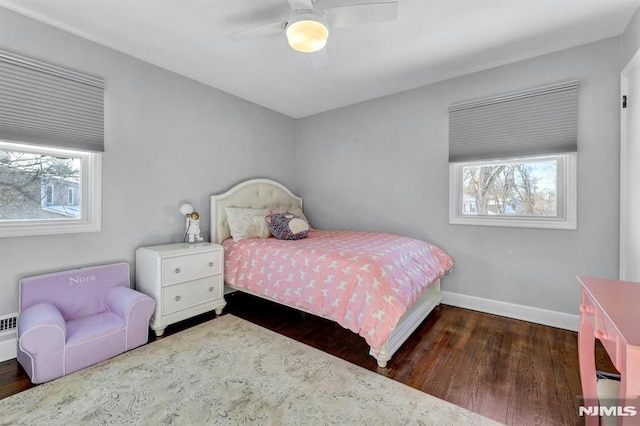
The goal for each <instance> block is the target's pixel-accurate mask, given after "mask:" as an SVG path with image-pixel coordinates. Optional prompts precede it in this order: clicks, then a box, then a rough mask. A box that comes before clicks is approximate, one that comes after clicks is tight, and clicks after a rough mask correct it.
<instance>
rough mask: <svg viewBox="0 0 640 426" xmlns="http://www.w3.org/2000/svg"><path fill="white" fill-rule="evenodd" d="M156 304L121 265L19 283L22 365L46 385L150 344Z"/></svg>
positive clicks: (70, 272) (65, 273) (26, 279)
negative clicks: (131, 283)
mask: <svg viewBox="0 0 640 426" xmlns="http://www.w3.org/2000/svg"><path fill="white" fill-rule="evenodd" d="M154 308H155V302H154V301H153V299H151V298H150V297H148V296H146V295H144V294H142V293H140V292H137V291H135V290H132V289H131V288H130V287H129V265H128V264H126V263H118V264H112V265H103V266H95V267H89V268H82V269H76V270H73V271H66V272H59V273H55V274H48V275H41V276H36V277H30V278H25V279H23V280H21V281H20V313H19V316H18V362H20V364H21V365H22V366H23V367H24V369H25V371H26V372H27V374H28V375H29V377H30V378H31V381H32V382H33V383H42V382H45V381H48V380H52V379H55V378H57V377H60V376H63V375H65V374H69V373H72V372H74V371H77V370H79V369H81V368H84V367H87V366H89V365H92V364H95V363H97V362H100V361H102V360H105V359H107V358H110V357H113V356H115V355H118V354H120V353H122V352H124V351H127V350H129V349H133V348H135V347H138V346H140V345H142V344H144V343H146V342H147V340H148V327H149V319H150V318H151V315H152V314H153V310H154Z"/></svg>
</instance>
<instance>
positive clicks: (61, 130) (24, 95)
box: [0, 50, 104, 152]
mask: <svg viewBox="0 0 640 426" xmlns="http://www.w3.org/2000/svg"><path fill="white" fill-rule="evenodd" d="M0 139H2V140H6V141H10V142H19V143H27V144H35V145H45V146H49V147H57V148H67V149H76V150H82V151H97V152H102V151H104V82H103V80H101V79H98V78H95V77H91V76H87V75H84V74H81V73H78V72H75V71H71V70H67V69H64V68H60V67H57V66H54V65H50V64H46V63H44V62H40V61H36V60H33V59H30V58H25V57H23V56H19V55H16V54H13V53H9V52H5V51H2V50H0Z"/></svg>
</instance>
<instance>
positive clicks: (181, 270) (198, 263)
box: [162, 251, 222, 286]
mask: <svg viewBox="0 0 640 426" xmlns="http://www.w3.org/2000/svg"><path fill="white" fill-rule="evenodd" d="M221 267H222V252H221V251H215V252H207V253H197V254H190V255H189V256H176V257H169V258H166V259H163V260H162V286H167V285H172V284H177V283H181V282H185V281H191V280H195V279H198V278H204V277H208V276H211V275H216V274H219V273H220V271H221V270H222V268H221Z"/></svg>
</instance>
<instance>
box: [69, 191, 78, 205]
mask: <svg viewBox="0 0 640 426" xmlns="http://www.w3.org/2000/svg"><path fill="white" fill-rule="evenodd" d="M75 200H76V198H75V189H74V188H67V205H68V206H73V205H74V204H75V203H76V201H75Z"/></svg>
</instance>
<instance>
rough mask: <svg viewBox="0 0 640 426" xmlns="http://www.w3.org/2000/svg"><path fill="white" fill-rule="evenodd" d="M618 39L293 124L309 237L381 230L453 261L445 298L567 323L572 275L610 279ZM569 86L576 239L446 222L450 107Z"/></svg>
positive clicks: (614, 260) (562, 233)
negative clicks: (521, 309)
mask: <svg viewBox="0 0 640 426" xmlns="http://www.w3.org/2000/svg"><path fill="white" fill-rule="evenodd" d="M620 63H621V41H620V38H613V39H608V40H605V41H601V42H598V43H593V44H589V45H585V46H582V47H578V48H574V49H570V50H566V51H562V52H558V53H555V54H550V55H545V56H541V57H538V58H534V59H531V60H526V61H522V62H519V63H515V64H512V65H507V66H502V67H499V68H494V69H491V70H488V71H483V72H478V73H475V74H472V75H468V76H464V77H460V78H456V79H452V80H448V81H445V82H442V83H439V84H433V85H430V86H426V87H422V88H418V89H415V90H411V91H407V92H404V93H400V94H397V95H393V96H388V97H384V98H381V99H377V100H374V101H371V102H366V103H362V104H358V105H353V106H349V107H345V108H341V109H338V110H333V111H330V112H326V113H323V114H318V115H315V116H312V117H307V118H304V119H300V120H298V121H297V122H296V156H297V164H299V168H298V169H297V170H296V173H295V176H296V179H297V181H298V186H299V188H300V193H301V194H302V195H304V197H305V210H306V211H308V212H309V216H310V220H311V221H312V223H313V224H314V225H315V226H318V227H329V228H354V229H369V230H377V231H389V232H395V233H400V234H405V235H410V236H414V237H417V238H421V239H426V240H429V241H432V242H435V243H437V244H438V245H440V246H442V247H443V248H444V249H446V250H447V251H449V253H450V254H451V255H452V256H453V257H454V260H455V265H454V271H453V273H452V274H451V275H450V276H448V277H446V279H445V280H444V281H443V289H444V290H445V291H450V292H455V293H461V294H465V295H471V296H476V297H481V298H486V299H493V300H498V301H504V302H509V303H515V304H520V305H527V306H532V307H538V308H543V309H549V310H552V311H558V312H566V313H572V314H575V313H577V307H578V304H579V300H580V298H579V287H578V284H577V282H576V278H575V277H576V275H577V274H584V275H595V276H603V277H617V269H618V223H619V220H618V212H619V208H618V206H619V196H618V193H619V120H620V114H619V105H618V99H619V91H620V89H619V81H620V78H619V77H620ZM569 79H578V80H579V81H580V95H579V124H578V138H579V139H578V140H579V142H578V145H579V153H578V229H577V230H576V231H566V230H538V229H520V228H500V227H483V226H464V225H449V223H448V201H449V195H448V188H449V178H448V162H447V161H448V158H447V156H448V116H447V107H448V106H449V104H451V103H455V102H461V101H466V100H472V99H477V98H482V97H486V96H492V95H498V94H502V93H508V92H512V91H517V90H521V89H526V88H532V87H537V86H541V85H546V84H549V83H554V82H560V81H565V80H569Z"/></svg>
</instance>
